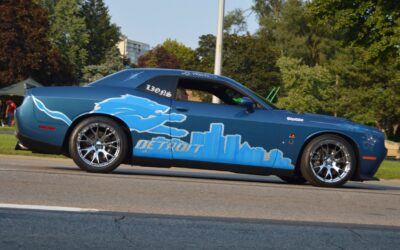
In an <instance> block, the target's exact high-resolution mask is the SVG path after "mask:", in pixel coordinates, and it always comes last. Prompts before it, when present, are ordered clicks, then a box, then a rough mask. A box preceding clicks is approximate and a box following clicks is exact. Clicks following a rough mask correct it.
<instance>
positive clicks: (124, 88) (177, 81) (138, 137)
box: [16, 68, 387, 187]
mask: <svg viewBox="0 0 400 250" xmlns="http://www.w3.org/2000/svg"><path fill="white" fill-rule="evenodd" d="M16 120H17V133H16V134H17V138H18V140H19V143H20V144H22V145H23V146H24V147H26V148H28V149H29V150H31V151H33V152H39V153H53V154H64V155H66V156H68V157H71V158H72V159H73V160H74V162H75V163H76V165H77V166H78V167H79V168H81V169H83V170H86V171H89V172H97V173H106V172H110V171H112V170H114V169H115V168H117V167H118V166H119V165H120V164H122V163H125V164H132V165H133V164H134V165H140V166H156V167H171V166H174V167H187V168H201V169H213V170H226V171H231V172H236V173H245V174H260V175H277V176H278V177H280V178H281V179H283V180H284V181H286V182H289V183H305V182H307V181H308V182H309V183H311V184H312V185H315V186H322V187H338V186H341V185H343V184H344V183H346V182H347V181H349V180H358V181H362V180H371V179H375V178H374V174H375V172H376V171H377V169H378V167H379V165H380V163H381V162H382V160H383V159H384V158H385V156H386V153H387V150H386V148H385V147H384V135H383V133H382V132H381V131H379V130H378V129H376V128H373V127H368V126H365V125H361V124H357V123H354V122H352V121H350V120H347V119H344V118H335V117H331V116H325V115H316V114H307V113H296V112H291V111H287V110H282V109H278V108H276V107H275V106H274V105H272V104H271V103H268V101H266V100H265V99H264V98H262V97H260V96H259V95H257V94H256V93H254V92H253V91H251V90H250V89H248V88H246V87H245V86H243V85H241V84H240V83H238V82H236V81H234V80H232V79H230V78H227V77H224V76H218V75H213V74H208V73H202V72H194V71H186V70H173V69H140V68H136V69H125V70H123V71H120V72H117V73H114V74H112V75H109V76H106V77H104V78H102V79H100V80H97V81H95V82H93V83H90V84H88V85H86V86H82V87H79V86H68V87H43V88H32V89H27V90H26V95H25V98H24V101H23V103H22V105H21V106H20V107H18V109H17V111H16Z"/></svg>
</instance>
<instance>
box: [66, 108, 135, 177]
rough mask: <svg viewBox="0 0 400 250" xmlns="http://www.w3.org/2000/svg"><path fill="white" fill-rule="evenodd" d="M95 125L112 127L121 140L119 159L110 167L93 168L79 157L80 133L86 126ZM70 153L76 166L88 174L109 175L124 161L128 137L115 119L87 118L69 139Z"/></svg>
mask: <svg viewBox="0 0 400 250" xmlns="http://www.w3.org/2000/svg"><path fill="white" fill-rule="evenodd" d="M94 123H104V124H107V125H108V126H110V127H112V128H113V129H114V130H115V131H116V133H117V134H118V136H119V138H120V146H121V148H120V153H119V155H118V156H117V158H116V159H115V160H114V161H113V162H112V163H110V164H109V165H107V166H105V167H93V166H90V165H89V164H87V163H86V162H84V161H83V160H82V159H81V157H80V156H79V153H78V150H77V147H76V140H77V138H78V134H79V132H80V131H81V130H82V129H83V128H84V127H86V126H88V125H90V124H94ZM68 146H69V147H68V148H69V153H70V156H71V158H72V159H73V160H74V162H75V164H76V165H77V166H78V167H79V168H81V169H83V170H86V171H88V172H96V173H108V172H111V171H113V170H114V169H116V168H117V167H118V166H119V165H120V164H121V163H122V161H123V160H124V159H125V156H126V153H127V150H128V142H127V137H126V135H125V133H124V131H123V129H122V128H121V126H120V125H119V124H118V123H117V122H115V121H114V120H113V119H111V118H108V117H101V116H94V117H89V118H86V119H85V120H83V121H81V122H80V123H78V124H77V125H76V126H75V128H74V129H73V131H72V133H71V135H70V137H69V145H68Z"/></svg>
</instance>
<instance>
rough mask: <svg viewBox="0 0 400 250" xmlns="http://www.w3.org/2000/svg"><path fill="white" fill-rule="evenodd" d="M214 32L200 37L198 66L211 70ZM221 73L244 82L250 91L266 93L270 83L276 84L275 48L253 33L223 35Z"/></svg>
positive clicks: (204, 69)
mask: <svg viewBox="0 0 400 250" xmlns="http://www.w3.org/2000/svg"><path fill="white" fill-rule="evenodd" d="M215 39H216V38H215V36H214V35H204V36H201V37H200V41H199V48H198V49H197V50H196V53H197V56H198V58H199V64H200V65H199V70H201V71H205V72H210V73H212V72H213V69H214V58H215ZM223 47H224V49H223V67H222V74H223V75H226V76H229V77H232V78H234V79H235V80H237V81H239V82H241V83H244V84H245V85H246V86H248V87H250V88H251V89H253V90H254V91H257V92H258V93H260V94H261V95H264V96H266V95H267V94H268V93H269V91H270V90H271V88H272V87H274V86H279V85H280V76H279V69H278V67H277V66H276V61H277V59H278V53H277V51H275V50H273V48H271V46H270V45H269V44H267V43H265V42H264V41H263V40H261V39H259V38H258V37H256V36H251V35H236V34H228V33H225V35H224V46H223Z"/></svg>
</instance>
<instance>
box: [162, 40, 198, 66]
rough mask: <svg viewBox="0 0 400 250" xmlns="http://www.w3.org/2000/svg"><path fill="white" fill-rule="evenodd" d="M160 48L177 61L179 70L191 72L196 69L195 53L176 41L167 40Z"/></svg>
mask: <svg viewBox="0 0 400 250" xmlns="http://www.w3.org/2000/svg"><path fill="white" fill-rule="evenodd" d="M162 47H163V48H164V49H165V50H166V51H167V52H168V53H169V54H171V55H173V56H175V57H176V59H177V60H178V61H179V65H180V67H179V68H180V69H187V70H193V69H195V67H196V64H197V63H196V60H197V58H196V53H195V52H194V51H193V50H192V49H191V48H189V47H186V46H185V45H184V44H182V43H179V42H177V41H176V40H172V39H167V40H165V41H164V43H163V44H162Z"/></svg>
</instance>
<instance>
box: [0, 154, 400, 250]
mask: <svg viewBox="0 0 400 250" xmlns="http://www.w3.org/2000/svg"><path fill="white" fill-rule="evenodd" d="M18 205H22V206H25V207H23V208H25V209H17V207H18ZM33 206H43V207H44V210H42V211H38V210H37V209H36V208H34V207H33ZM54 206H57V207H69V208H71V207H72V208H80V209H82V211H83V210H85V209H86V210H87V211H90V212H64V211H58V212H54V211H49V210H54V209H52V207H54ZM0 207H3V208H0V248H1V249H18V248H29V249H33V248H60V247H61V248H64V249H71V248H82V247H84V248H101V249H105V248H130V247H131V248H137V249H141V248H153V249H155V248H157V249H159V248H169V249H172V248H174V249H175V248H178V249H187V248H197V249H199V248H200V249H201V248H202V249H204V248H230V249H231V248H234V249H243V248H256V249H260V248H265V249H298V248H299V247H301V248H304V249H337V248H340V249H362V248H363V249H365V248H366V249H392V248H393V249H394V248H397V247H398V245H399V243H400V240H399V239H400V182H399V181H380V182H377V181H374V182H365V183H357V182H350V183H349V184H347V185H345V187H343V188H333V189H327V188H317V187H313V186H310V185H289V184H286V183H283V182H282V181H280V180H279V179H278V178H276V177H265V176H252V175H240V174H233V173H227V172H215V171H201V170H188V169H177V168H172V169H156V168H140V167H132V166H123V167H121V168H118V169H117V170H116V171H115V172H113V173H112V174H92V173H86V172H83V171H81V170H79V169H78V168H77V167H76V166H74V164H73V162H72V161H71V160H66V159H53V158H36V157H17V156H0ZM30 207H31V208H30ZM61 210H63V209H61ZM93 211H97V212H93ZM300 243H301V245H299V244H300Z"/></svg>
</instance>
